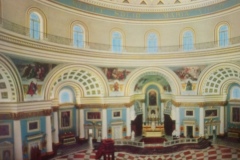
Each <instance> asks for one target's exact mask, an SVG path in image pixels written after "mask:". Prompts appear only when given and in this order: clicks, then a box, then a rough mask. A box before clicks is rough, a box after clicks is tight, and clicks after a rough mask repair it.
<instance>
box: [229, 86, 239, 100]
mask: <svg viewBox="0 0 240 160" xmlns="http://www.w3.org/2000/svg"><path fill="white" fill-rule="evenodd" d="M231 99H240V88H239V87H234V88H233V89H232V94H231Z"/></svg>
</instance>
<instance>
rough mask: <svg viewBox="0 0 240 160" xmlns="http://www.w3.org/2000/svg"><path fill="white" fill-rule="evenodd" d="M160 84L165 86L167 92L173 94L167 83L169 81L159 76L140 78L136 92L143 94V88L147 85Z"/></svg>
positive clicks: (135, 88)
mask: <svg viewBox="0 0 240 160" xmlns="http://www.w3.org/2000/svg"><path fill="white" fill-rule="evenodd" d="M151 82H152V83H158V84H159V85H161V86H163V89H164V91H165V92H171V91H172V89H171V86H170V85H169V83H168V82H167V80H166V79H165V78H164V77H162V76H159V75H148V76H144V77H142V78H140V79H139V80H138V82H137V83H136V84H135V86H134V92H141V90H142V88H143V87H144V85H145V84H147V83H151Z"/></svg>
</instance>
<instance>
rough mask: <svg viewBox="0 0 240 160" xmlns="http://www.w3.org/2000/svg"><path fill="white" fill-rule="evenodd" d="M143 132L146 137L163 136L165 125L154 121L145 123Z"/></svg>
mask: <svg viewBox="0 0 240 160" xmlns="http://www.w3.org/2000/svg"><path fill="white" fill-rule="evenodd" d="M142 134H143V136H144V137H162V136H163V135H165V132H164V125H163V124H160V123H155V122H154V121H152V122H151V123H146V124H143V130H142Z"/></svg>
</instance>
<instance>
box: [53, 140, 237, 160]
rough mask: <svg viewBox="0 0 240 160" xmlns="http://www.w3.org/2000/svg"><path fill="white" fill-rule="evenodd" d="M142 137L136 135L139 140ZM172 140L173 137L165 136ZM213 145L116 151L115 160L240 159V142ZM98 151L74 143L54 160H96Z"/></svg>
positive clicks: (232, 141)
mask: <svg viewBox="0 0 240 160" xmlns="http://www.w3.org/2000/svg"><path fill="white" fill-rule="evenodd" d="M141 138H142V137H136V138H135V141H139V140H140V139H141ZM165 138H166V139H168V140H170V139H171V138H172V137H165ZM210 141H211V142H212V146H210V147H208V148H205V149H201V150H199V149H198V150H194V149H192V150H184V151H180V152H174V151H173V152H172V153H170V154H156V155H141V153H139V154H129V153H125V152H115V160H129V159H131V160H218V159H219V160H238V159H240V142H239V141H234V140H228V139H218V138H217V139H215V140H213V139H211V140H210ZM95 153H96V151H94V150H93V147H92V145H91V144H89V143H85V144H83V145H78V144H73V145H69V146H68V147H65V148H64V149H63V150H61V148H59V150H58V155H57V156H56V157H54V158H53V159H52V160H95Z"/></svg>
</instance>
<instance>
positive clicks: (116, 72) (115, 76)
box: [101, 68, 131, 82]
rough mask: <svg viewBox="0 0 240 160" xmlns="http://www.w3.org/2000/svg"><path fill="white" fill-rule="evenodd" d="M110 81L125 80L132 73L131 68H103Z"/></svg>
mask: <svg viewBox="0 0 240 160" xmlns="http://www.w3.org/2000/svg"><path fill="white" fill-rule="evenodd" d="M101 69H102V71H103V73H104V74H105V76H106V78H107V79H108V81H109V82H111V81H114V80H118V81H124V80H125V79H126V78H127V76H128V75H129V74H130V73H131V70H130V69H126V68H101Z"/></svg>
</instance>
